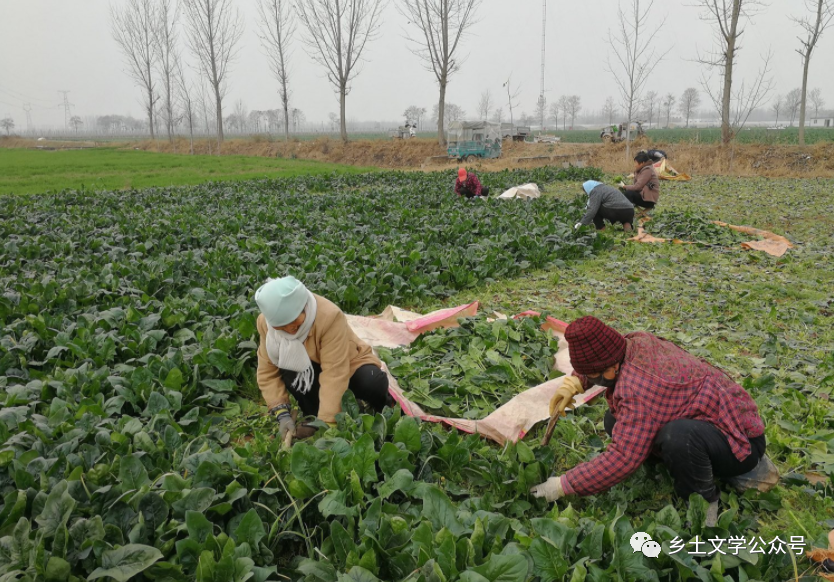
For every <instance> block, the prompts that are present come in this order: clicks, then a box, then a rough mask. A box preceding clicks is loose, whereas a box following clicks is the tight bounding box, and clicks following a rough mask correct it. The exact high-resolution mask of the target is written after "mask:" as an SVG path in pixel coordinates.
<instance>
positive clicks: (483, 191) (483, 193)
mask: <svg viewBox="0 0 834 582" xmlns="http://www.w3.org/2000/svg"><path fill="white" fill-rule="evenodd" d="M463 195H464V196H466V197H467V198H475V193H474V192H470V191H469V190H464V192H463ZM487 196H489V188H487V187H486V186H481V197H482V198H486V197H487Z"/></svg>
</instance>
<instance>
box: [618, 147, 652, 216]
mask: <svg viewBox="0 0 834 582" xmlns="http://www.w3.org/2000/svg"><path fill="white" fill-rule="evenodd" d="M620 190H621V191H622V192H623V194H625V197H626V198H628V200H629V202H631V203H632V204H634V205H635V206H639V207H641V208H654V207H655V204H657V202H658V201H659V200H660V179H659V178H658V177H657V172H656V171H655V169H654V160H653V159H652V158H651V157H650V156H649V154H648V153H646V152H638V153H637V155H636V156H634V184H632V185H631V186H626V185H625V184H623V183H620Z"/></svg>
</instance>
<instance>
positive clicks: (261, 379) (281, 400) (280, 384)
mask: <svg viewBox="0 0 834 582" xmlns="http://www.w3.org/2000/svg"><path fill="white" fill-rule="evenodd" d="M266 332H267V325H266V319H265V318H264V316H263V315H259V316H258V334H259V335H260V336H261V340H260V344H259V345H258V374H257V377H258V388H260V389H261V394H263V397H264V400H265V401H266V405H267V407H269V408H272V407H273V406H278V405H279V404H289V402H290V395H289V393H288V392H287V388H286V386H284V380H283V379H282V378H281V370H279V369H278V366H276V365H275V364H273V363H272V360H270V359H269V356H268V355H267V353H266Z"/></svg>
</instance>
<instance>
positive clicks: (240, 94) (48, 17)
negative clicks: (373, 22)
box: [0, 0, 834, 129]
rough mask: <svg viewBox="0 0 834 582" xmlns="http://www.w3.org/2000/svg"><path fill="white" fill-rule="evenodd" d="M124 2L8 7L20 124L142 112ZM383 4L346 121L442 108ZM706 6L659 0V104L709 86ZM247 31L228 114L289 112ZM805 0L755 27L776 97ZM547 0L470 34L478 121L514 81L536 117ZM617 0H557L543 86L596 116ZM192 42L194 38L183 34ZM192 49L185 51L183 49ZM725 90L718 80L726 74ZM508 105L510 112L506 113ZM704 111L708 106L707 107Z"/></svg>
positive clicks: (326, 107)
mask: <svg viewBox="0 0 834 582" xmlns="http://www.w3.org/2000/svg"><path fill="white" fill-rule="evenodd" d="M111 1H112V2H114V3H116V4H121V3H123V2H124V0H0V117H5V116H6V115H7V114H8V115H11V116H12V117H13V118H14V119H15V121H16V123H17V127H18V128H19V129H23V128H25V119H26V118H25V113H24V111H23V104H24V103H26V102H29V103H31V106H32V117H33V121H34V123H35V124H36V125H38V126H60V125H63V119H64V118H63V108H61V107H58V105H59V103H60V102H61V100H62V99H63V97H62V96H61V95H60V94H59V93H58V91H59V90H68V91H71V92H70V94H69V99H70V101H71V102H72V103H73V104H74V109H73V113H74V114H77V115H80V116H82V117H83V116H87V115H101V114H107V113H114V114H122V115H128V114H129V115H133V116H135V117H142V115H143V114H142V109H141V105H140V92H139V90H138V89H137V88H136V87H135V86H134V84H133V83H132V81H131V79H130V78H129V77H128V75H127V74H126V73H125V66H124V63H123V58H122V55H121V54H120V53H119V51H118V49H117V47H116V43H115V42H114V41H113V39H112V37H111V34H110V24H109V5H110V2H111ZM397 1H399V0H391V1H388V2H386V8H385V10H384V14H383V16H384V20H383V24H382V27H381V29H380V31H379V35H378V38H377V39H376V40H375V41H373V42H372V43H371V44H369V45H368V47H367V50H366V53H365V58H364V61H365V62H364V64H363V66H362V71H361V73H360V75H359V76H358V77H357V78H356V80H355V81H354V82H353V85H352V91H351V93H350V95H349V96H348V119H349V120H386V121H388V120H400V119H401V116H402V112H403V111H404V110H405V109H406V107H408V106H409V105H419V106H421V107H426V108H427V109H428V110H429V111H431V107H432V105H433V104H434V103H436V101H437V84H436V82H435V79H434V77H433V76H432V74H431V73H429V72H427V71H426V70H425V69H424V68H423V67H422V65H421V62H420V61H419V60H418V58H417V57H416V56H414V55H413V54H412V53H411V52H410V49H409V43H408V42H407V41H406V39H405V35H406V28H407V27H408V24H407V21H406V20H405V18H404V17H403V16H402V15H401V14H400V13H399V11H398V10H397V9H396V2H397ZM694 2H695V0H657V1H656V3H655V4H656V9H655V14H654V15H653V22H654V25H655V26H658V25H659V23H660V22H661V20H662V19H663V18H664V17H665V18H666V24H665V25H664V26H663V27H662V28H658V30H657V31H656V34H655V38H654V46H655V47H656V48H657V50H658V52H659V53H662V54H665V58H664V60H663V62H662V63H661V64H660V66H658V67H657V69H656V70H655V72H654V75H653V77H652V79H651V80H650V81H649V83H648V86H647V89H648V90H655V91H657V92H658V93H660V94H661V95H663V94H665V93H667V92H672V93H674V94H675V95H680V94H681V93H682V92H683V90H684V89H686V88H687V87H690V86H695V87H698V88H699V89H700V84H699V81H700V78H701V73H702V68H701V66H700V65H698V64H697V63H695V62H693V61H694V59H695V58H696V56H697V54H698V51H699V50H701V51H705V50H708V49H709V48H710V47H711V45H712V36H711V31H710V28H709V26H708V25H707V24H706V23H704V22H701V21H700V20H699V18H698V16H699V10H698V9H697V8H694V7H692V6H691V5H692V4H693V3H694ZM235 4H237V5H238V7H239V9H240V11H241V13H242V14H243V17H244V19H245V23H246V33H245V34H244V36H243V39H242V41H241V45H240V51H239V54H238V57H237V59H236V61H235V63H234V65H233V67H232V69H231V73H230V75H229V90H228V96H227V99H226V102H225V104H224V109H225V110H226V111H228V112H230V111H231V109H232V106H233V103H234V102H235V101H237V100H238V99H242V100H243V101H244V102H245V104H246V106H247V108H248V109H250V110H253V109H273V108H277V107H278V98H277V93H276V88H277V84H276V82H275V81H274V80H273V79H272V77H271V75H270V73H269V69H268V67H267V63H266V59H265V57H264V55H263V52H262V49H261V47H260V42H259V40H258V37H257V34H256V32H257V25H258V23H257V20H256V14H257V11H256V9H255V0H235ZM803 5H804V0H770V6H769V7H767V8H765V9H764V11H763V12H762V13H761V14H759V15H758V16H756V17H755V19H754V20H753V21H752V23H749V24H747V34H746V35H745V37H744V40H743V42H742V45H743V48H742V52H741V53H740V55H739V59H738V73H739V75H738V76H737V79H745V78H746V79H748V80H750V79H751V77H752V76H754V75H755V73H756V71H757V70H758V68H759V67H760V65H761V61H760V55H761V54H762V53H764V52H766V51H767V50H768V48H772V49H773V51H774V60H773V75H774V77H775V80H776V81H777V91H778V92H780V93H785V92H787V91H789V90H790V89H792V88H794V87H797V86H799V85H800V83H801V64H800V57H799V55H798V54H797V53H796V52H795V49H796V48H797V47H798V46H799V43H798V40H797V38H796V37H797V35H798V34H799V29H798V27H797V26H796V25H795V24H794V23H793V22H791V21H790V20H789V16H790V15H791V14H797V13H801V12H802V10H803ZM541 9H542V7H541V2H539V1H538V0H483V4H482V7H481V10H480V12H479V18H480V22H479V23H478V24H477V25H476V26H475V27H473V29H472V34H471V35H470V37H469V38H467V40H466V43H465V45H464V47H463V53H462V54H465V55H467V59H466V62H465V65H464V68H463V70H462V71H461V72H460V73H458V74H457V75H456V76H455V77H454V78H453V79H452V81H451V84H450V86H449V94H448V98H447V100H448V101H450V102H452V103H456V104H458V105H460V106H462V107H463V108H464V109H465V110H466V111H467V113H469V114H471V115H473V116H474V114H475V111H476V107H477V103H478V99H479V95H480V93H481V92H482V91H484V90H485V89H490V90H491V91H492V93H493V96H494V97H495V99H496V101H500V100H501V91H502V88H501V85H502V83H503V82H504V81H505V80H506V79H507V77H508V76H509V75H510V74H512V78H513V81H514V82H517V83H520V84H521V85H522V88H523V92H522V95H521V98H520V101H521V109H522V110H524V111H527V112H530V113H532V112H533V110H534V108H535V103H536V99H537V97H538V94H539V86H540V80H539V79H540V63H541V57H540V51H541ZM616 15H617V3H616V1H615V0H578V1H577V0H574V1H572V2H564V1H561V0H548V21H547V63H546V89H547V97H548V99H549V100H553V99H555V98H557V97H558V96H559V95H561V94H577V95H580V96H581V97H582V99H583V105H584V108H585V110H586V111H587V110H599V109H601V108H602V105H603V103H604V101H605V98H606V97H607V96H609V95H614V94H615V90H614V85H613V82H612V77H611V74H610V73H609V72H607V70H606V69H607V66H606V63H607V58H608V53H609V50H610V49H609V46H608V43H607V40H606V39H607V35H608V30H609V28H613V27H614V26H615V24H616ZM303 34H304V30H303V29H301V28H299V29H298V32H297V35H296V39H295V43H294V50H293V55H292V79H291V87H292V91H293V96H292V106H294V107H299V108H300V109H302V110H303V111H304V112H305V114H306V116H307V118H308V120H310V121H318V120H324V119H326V118H327V116H328V114H329V113H330V112H333V111H338V102H337V98H336V95H335V94H334V91H333V89H332V88H331V87H330V86H329V85H328V83H327V81H326V79H325V77H324V74H323V71H322V70H321V68H320V67H318V66H317V65H315V64H314V63H313V61H312V60H311V59H310V58H309V56H308V55H307V54H306V53H305V49H304V47H303V46H302V44H301V42H300V40H301V36H302V35H303ZM183 37H184V35H183ZM183 50H184V52H186V54H187V48H186V47H185V46H183ZM832 70H834V30H830V31H828V34H827V35H826V36H824V37H823V39H822V41H821V42H820V44H819V46H818V49H817V52H816V53H815V57H814V60H813V61H812V65H811V74H810V83H809V87H811V88H813V87H820V88H821V89H822V91H823V94H824V96H825V99H826V101H827V107H834V75H833V74H832V73H831V71H832ZM715 81H718V78H717V75H716V76H715ZM505 102H506V96H504V104H505V110H506V103H505ZM704 105H705V106H706V99H705V104H704Z"/></svg>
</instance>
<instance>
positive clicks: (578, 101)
mask: <svg viewBox="0 0 834 582" xmlns="http://www.w3.org/2000/svg"><path fill="white" fill-rule="evenodd" d="M566 105H567V113H568V116H569V117H570V128H571V129H573V128H574V125H575V124H576V116H577V115H579V112H580V111H582V98H581V97H580V96H579V95H571V96H570V97H568V100H567V103H566Z"/></svg>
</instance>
